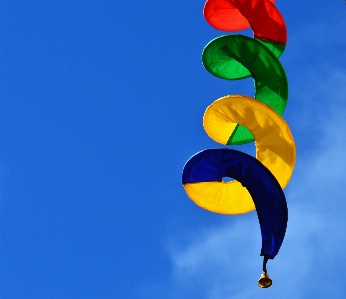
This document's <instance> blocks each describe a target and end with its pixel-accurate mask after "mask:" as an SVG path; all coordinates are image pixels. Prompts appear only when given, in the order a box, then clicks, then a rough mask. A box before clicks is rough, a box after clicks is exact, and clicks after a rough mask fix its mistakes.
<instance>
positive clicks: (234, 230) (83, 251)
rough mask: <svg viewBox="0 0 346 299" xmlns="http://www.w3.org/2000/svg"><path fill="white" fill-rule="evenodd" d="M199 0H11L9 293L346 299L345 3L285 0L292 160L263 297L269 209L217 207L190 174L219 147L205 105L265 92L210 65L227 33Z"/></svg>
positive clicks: (4, 256) (3, 182) (3, 155)
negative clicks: (188, 179)
mask: <svg viewBox="0 0 346 299" xmlns="http://www.w3.org/2000/svg"><path fill="white" fill-rule="evenodd" d="M203 5H204V1H197V0H196V1H164V0H162V1H145V0H141V1H29V0H26V1H4V0H1V1H0V196H1V197H0V225H1V226H0V297H1V298H3V299H22V298H25V299H31V298H33V299H37V298H85V299H89V298H90V299H91V298H95V299H99V298H102V299H103V298H104V299H106V298H123V299H134V298H138V299H141V298H153V299H156V298H160V299H161V298H167V299H173V298H180V299H185V298H189V299H190V298H200V299H229V298H232V299H233V298H235V299H248V298H292V297H293V298H297V299H300V298H304V299H309V298H314V299H315V298H326V297H328V298H336V299H337V298H345V295H346V283H345V279H346V270H345V269H346V257H345V254H344V252H345V250H346V234H345V233H344V228H345V226H346V217H345V210H346V202H345V196H346V191H345V189H344V186H345V183H346V179H345V176H344V169H345V168H346V159H345V155H344V149H345V147H346V134H345V133H344V128H345V126H346V101H345V100H344V97H345V94H346V70H345V68H346V57H345V47H346V40H345V37H344V33H345V32H346V6H345V3H344V1H342V0H316V1H298V0H286V1H283V0H278V1H276V6H277V7H278V8H279V10H280V12H281V13H282V15H283V17H284V19H285V21H286V24H287V28H288V43H287V47H286V51H285V52H284V54H283V56H282V57H281V58H280V61H281V62H282V64H283V66H284V68H285V71H286V73H287V77H288V82H289V90H290V94H289V101H288V105H287V108H286V111H285V113H284V118H285V120H286V121H287V122H288V124H289V125H290V127H291V131H292V133H293V135H294V138H295V141H296V145H297V161H296V168H295V172H294V174H293V177H292V179H291V181H290V183H289V186H288V187H287V188H286V189H285V194H286V198H287V202H288V209H289V222H288V229H287V234H286V238H285V240H284V242H283V245H282V248H281V250H280V252H279V254H278V255H277V257H276V258H275V259H274V260H273V261H269V262H268V272H269V274H270V276H271V277H272V278H273V286H272V287H271V288H270V289H267V290H263V289H260V288H259V287H258V286H257V280H258V278H259V275H260V274H261V267H262V258H261V257H260V256H259V253H260V246H261V239H260V229H259V225H258V220H257V216H256V213H255V212H252V213H249V214H246V215H241V216H224V215H218V214H213V213H210V212H207V211H204V210H203V209H200V208H198V207H197V206H196V205H195V204H194V203H193V202H192V201H191V200H189V198H188V197H187V195H186V194H185V191H184V189H183V187H182V185H181V172H182V168H183V166H184V164H185V162H186V161H187V160H188V159H189V157H191V156H192V155H194V154H195V153H197V152H199V151H201V150H203V149H206V148H222V147H223V146H222V145H219V144H216V143H215V142H214V141H212V140H211V139H210V138H209V137H208V136H207V135H206V133H205V132H204V130H203V126H202V117H203V113H204V110H205V109H206V107H207V106H208V105H210V104H211V103H212V102H213V101H214V100H216V99H217V98H219V97H222V96H224V95H228V94H245V95H250V96H252V95H253V94H254V88H253V82H252V80H251V79H246V80H241V81H235V82H231V81H225V80H221V79H218V78H216V77H213V76H212V75H210V74H209V73H208V72H207V71H206V70H204V68H203V66H202V64H201V53H202V50H203V47H204V46H205V45H206V44H207V43H208V42H209V41H210V40H212V39H213V38H215V37H218V36H220V35H222V34H223V33H222V32H220V31H217V30H215V29H213V28H212V27H210V26H209V25H208V23H207V22H206V21H205V20H204V18H203V15H202V9H203ZM239 33H241V34H245V35H251V31H249V30H248V31H245V32H239ZM232 148H234V149H238V150H242V151H245V152H247V153H250V154H252V155H254V154H255V147H254V145H253V144H250V145H247V146H238V147H232Z"/></svg>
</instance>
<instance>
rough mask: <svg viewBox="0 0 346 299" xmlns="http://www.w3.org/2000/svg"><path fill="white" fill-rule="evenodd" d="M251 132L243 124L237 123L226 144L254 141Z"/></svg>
mask: <svg viewBox="0 0 346 299" xmlns="http://www.w3.org/2000/svg"><path fill="white" fill-rule="evenodd" d="M254 140H255V138H254V137H253V135H252V133H251V132H250V131H249V130H248V129H247V128H246V127H244V126H241V125H239V124H238V125H237V127H236V128H235V129H234V131H233V133H232V135H231V136H230V137H229V139H228V141H227V143H226V144H227V145H240V144H245V143H249V142H252V141H254Z"/></svg>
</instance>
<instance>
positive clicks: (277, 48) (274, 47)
mask: <svg viewBox="0 0 346 299" xmlns="http://www.w3.org/2000/svg"><path fill="white" fill-rule="evenodd" d="M255 40H257V41H259V42H260V43H261V44H263V45H265V46H266V47H267V48H268V49H269V50H270V51H272V52H273V54H274V55H275V56H276V57H277V58H279V57H280V56H281V54H282V53H283V52H284V51H285V48H286V45H285V44H279V43H273V42H270V41H266V40H263V39H260V38H255Z"/></svg>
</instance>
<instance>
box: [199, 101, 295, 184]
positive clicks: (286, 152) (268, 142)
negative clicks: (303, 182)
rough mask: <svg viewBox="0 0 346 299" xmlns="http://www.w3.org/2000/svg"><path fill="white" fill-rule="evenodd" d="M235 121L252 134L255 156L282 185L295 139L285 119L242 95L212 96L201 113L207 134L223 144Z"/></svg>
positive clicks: (288, 171)
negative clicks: (215, 97)
mask: <svg viewBox="0 0 346 299" xmlns="http://www.w3.org/2000/svg"><path fill="white" fill-rule="evenodd" d="M237 123H239V124H241V125H243V126H245V127H246V128H247V129H248V130H250V131H251V133H252V134H253V135H254V137H255V140H256V143H255V144H256V158H257V159H258V160H259V161H260V162H261V163H262V164H263V165H264V166H266V167H267V168H268V169H269V170H270V171H271V172H272V174H273V175H274V176H275V178H276V179H277V181H278V182H279V184H280V186H281V187H282V188H285V187H286V185H287V184H288V182H289V180H290V178H291V176H292V173H293V168H294V164H295V160H296V146H295V142H294V139H293V136H292V133H291V131H290V128H289V126H288V125H287V123H286V122H285V120H284V119H283V118H282V117H281V116H280V115H278V114H277V113H276V112H275V111H274V110H272V109H271V108H269V107H268V106H267V105H265V104H263V103H261V102H259V101H256V100H255V99H253V98H250V97H247V96H242V95H230V96H226V97H222V98H220V99H218V100H216V101H215V102H214V103H212V104H211V105H210V106H209V107H208V108H207V109H206V111H205V113H204V117H203V126H204V129H205V131H206V133H207V134H208V136H209V137H210V138H211V139H213V140H214V141H216V142H219V143H221V144H224V145H226V144H227V142H228V140H229V138H230V136H231V134H232V131H233V130H234V129H235V128H236V124H237Z"/></svg>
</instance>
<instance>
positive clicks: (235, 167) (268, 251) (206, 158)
mask: <svg viewBox="0 0 346 299" xmlns="http://www.w3.org/2000/svg"><path fill="white" fill-rule="evenodd" d="M223 177H232V178H234V179H236V180H237V181H238V182H222V178H223ZM182 182H183V185H184V188H185V190H186V191H187V192H188V194H189V197H190V198H191V199H192V200H193V201H194V202H195V203H196V204H197V205H199V206H200V207H202V208H204V209H207V210H209V211H212V212H217V213H222V214H232V209H237V208H241V206H242V204H243V203H242V202H241V200H240V199H239V197H238V195H237V194H236V192H237V190H235V192H233V191H234V190H233V188H234V187H232V186H235V185H238V187H239V186H241V187H242V188H243V189H245V188H246V189H247V190H248V194H249V196H250V198H251V197H252V198H253V204H254V206H255V207H256V211H257V215H258V220H259V222H260V226H261V234H262V249H261V255H265V256H267V257H268V258H270V259H272V258H274V257H275V255H276V254H277V253H278V251H279V249H280V246H281V244H282V241H283V239H284V236H285V232H286V225H287V219H288V216H287V215H288V211H287V204H286V199H285V195H284V193H283V191H282V189H281V187H280V185H279V183H278V182H277V180H276V179H275V177H274V176H273V174H272V173H271V172H270V171H269V170H268V169H267V168H266V167H265V166H264V165H263V164H262V163H261V162H259V161H258V160H257V159H255V158H254V157H252V156H250V155H247V154H245V153H242V152H239V151H236V150H231V149H208V150H204V151H202V152H199V153H197V154H196V155H195V156H193V157H192V158H191V159H190V160H189V161H188V162H187V163H186V165H185V167H184V170H183V177H182ZM201 182H202V183H201ZM234 189H236V188H234ZM203 192H204V193H203ZM215 192H216V193H215ZM233 198H236V199H235V201H232V199H233ZM220 199H221V201H220ZM215 201H217V204H215ZM245 206H246V205H245Z"/></svg>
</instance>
